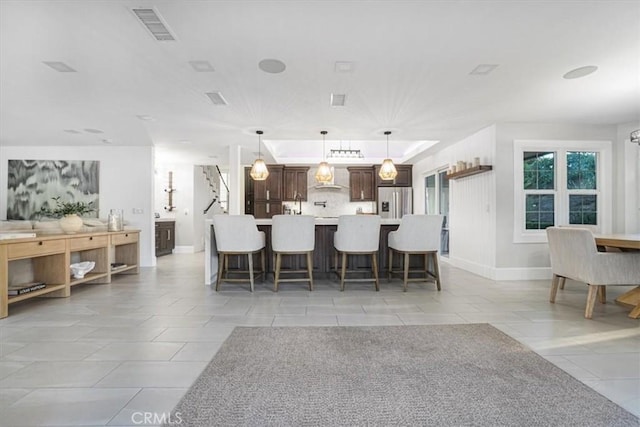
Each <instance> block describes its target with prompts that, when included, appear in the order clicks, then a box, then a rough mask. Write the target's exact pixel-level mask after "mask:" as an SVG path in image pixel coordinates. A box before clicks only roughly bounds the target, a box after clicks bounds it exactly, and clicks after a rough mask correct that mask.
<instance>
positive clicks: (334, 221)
mask: <svg viewBox="0 0 640 427" xmlns="http://www.w3.org/2000/svg"><path fill="white" fill-rule="evenodd" d="M400 221H401V220H400V219H399V218H395V219H392V218H382V219H381V221H380V224H382V225H398V224H400ZM205 223H206V224H212V223H213V220H211V219H207V220H206V221H205ZM271 223H272V220H271V219H270V218H259V219H256V224H257V225H271ZM316 225H338V218H323V217H316Z"/></svg>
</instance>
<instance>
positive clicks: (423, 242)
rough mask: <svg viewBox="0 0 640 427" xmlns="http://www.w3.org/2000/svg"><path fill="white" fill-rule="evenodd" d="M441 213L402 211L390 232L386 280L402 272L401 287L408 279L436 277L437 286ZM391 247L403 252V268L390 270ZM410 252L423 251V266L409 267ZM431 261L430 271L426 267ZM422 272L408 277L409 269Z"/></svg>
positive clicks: (438, 282)
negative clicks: (398, 221) (413, 276)
mask: <svg viewBox="0 0 640 427" xmlns="http://www.w3.org/2000/svg"><path fill="white" fill-rule="evenodd" d="M442 220H443V217H442V215H405V216H403V217H402V220H401V221H400V227H398V229H397V230H396V231H392V232H390V233H389V280H391V276H392V274H400V273H402V274H403V286H404V291H405V292H406V291H407V282H426V281H427V280H428V279H429V278H433V279H435V282H436V287H437V288H438V290H440V268H439V266H438V251H439V250H440V238H441V236H442V234H441V230H442ZM393 251H396V252H399V253H401V254H404V259H403V270H401V271H400V270H396V271H394V270H393ZM411 254H422V255H424V270H410V269H409V259H410V255H411ZM430 259H431V261H432V263H433V271H429V260H430ZM414 272H420V273H424V277H416V278H411V279H410V278H409V273H414Z"/></svg>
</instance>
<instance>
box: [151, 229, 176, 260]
mask: <svg viewBox="0 0 640 427" xmlns="http://www.w3.org/2000/svg"><path fill="white" fill-rule="evenodd" d="M175 247H176V223H175V221H157V222H156V257H159V256H162V255H169V254H171V253H173V249H175Z"/></svg>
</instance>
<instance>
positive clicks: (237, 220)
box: [213, 215, 265, 292]
mask: <svg viewBox="0 0 640 427" xmlns="http://www.w3.org/2000/svg"><path fill="white" fill-rule="evenodd" d="M213 232H214V236H215V239H216V247H217V250H218V261H219V262H218V280H217V281H216V291H218V290H219V289H220V283H222V282H223V281H225V282H246V281H247V279H246V278H230V277H229V273H230V272H229V255H247V257H248V262H249V271H234V272H233V273H249V283H250V285H251V292H253V290H254V286H253V282H254V271H253V254H255V253H256V252H260V264H261V270H260V271H259V272H258V275H259V276H262V279H263V280H264V274H265V260H264V257H265V235H264V232H263V231H258V227H257V225H256V220H255V218H254V217H253V215H213ZM225 273H226V277H225Z"/></svg>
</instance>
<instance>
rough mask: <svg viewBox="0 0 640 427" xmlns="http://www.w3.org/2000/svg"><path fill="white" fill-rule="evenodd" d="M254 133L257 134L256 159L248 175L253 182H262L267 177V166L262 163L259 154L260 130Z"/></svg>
mask: <svg viewBox="0 0 640 427" xmlns="http://www.w3.org/2000/svg"><path fill="white" fill-rule="evenodd" d="M256 133H257V134H258V158H257V159H256V161H255V162H253V165H252V166H251V172H249V175H251V178H253V180H254V181H264V180H265V179H267V177H268V176H269V170H268V169H267V165H266V164H265V163H264V160H262V158H261V153H260V140H261V138H262V133H263V132H262V131H261V130H257V131H256Z"/></svg>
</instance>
